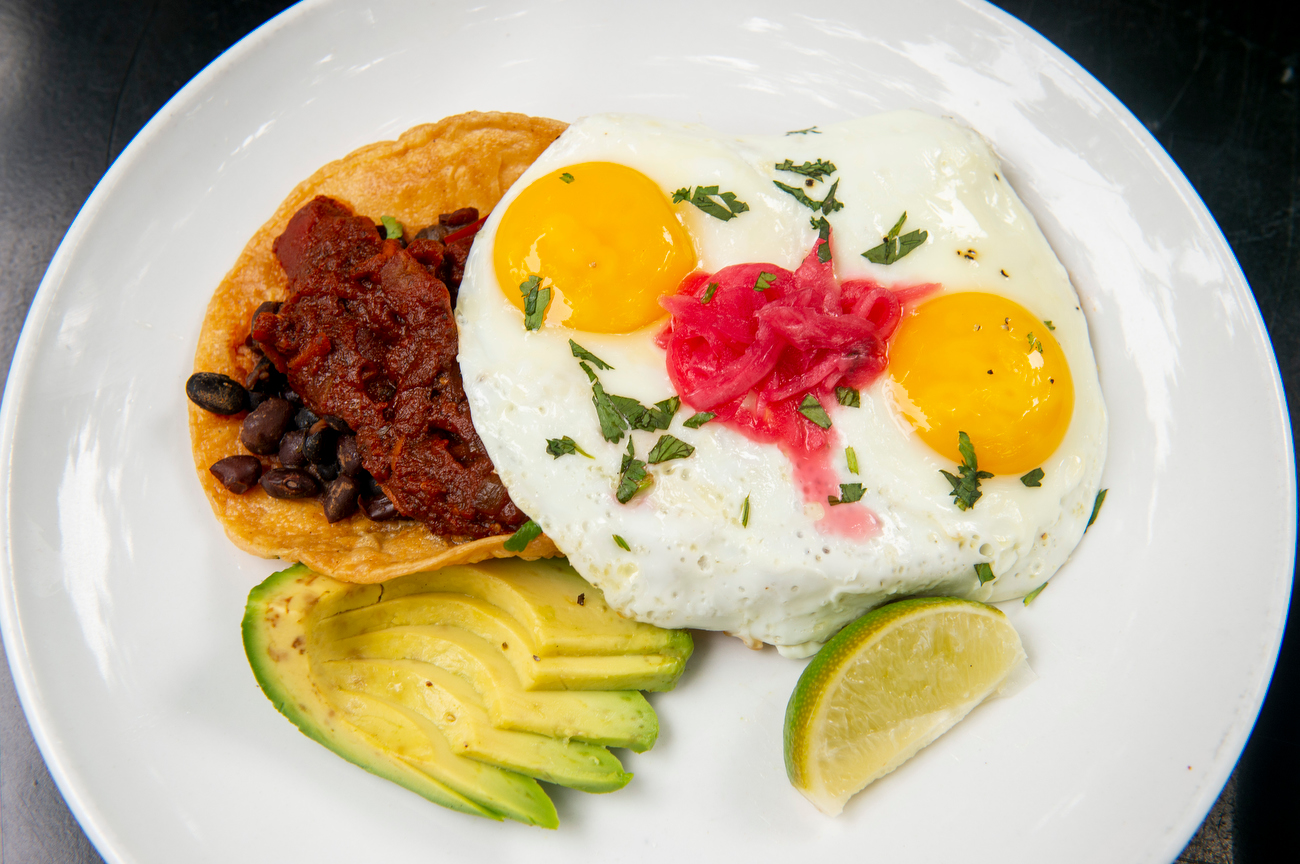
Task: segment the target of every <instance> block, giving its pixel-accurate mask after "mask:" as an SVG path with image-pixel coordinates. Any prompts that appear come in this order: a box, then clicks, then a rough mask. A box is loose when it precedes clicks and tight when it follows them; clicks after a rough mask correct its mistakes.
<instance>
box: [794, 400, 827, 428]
mask: <svg viewBox="0 0 1300 864" xmlns="http://www.w3.org/2000/svg"><path fill="white" fill-rule="evenodd" d="M799 413H800V414H802V415H803V416H805V417H807V418H808V419H809V420H811V421H812V422H814V423H816V424H817V425H818V426H820V427H822V428H823V429H829V428H831V418H830V415H829V414H827V413H826V409H825V408H823V407H822V403H821V402H819V401H817V397H816V396H814V395H813V394H811V393H809V394H808V395H807V396H804V397H803V401H802V402H800V403H799Z"/></svg>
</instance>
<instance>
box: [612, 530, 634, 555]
mask: <svg viewBox="0 0 1300 864" xmlns="http://www.w3.org/2000/svg"><path fill="white" fill-rule="evenodd" d="M614 542H615V543H617V544H618V548H620V549H622V550H623V551H624V552H631V551H632V547H631V546H629V545H627V541H626V540H624V539H623V538H622V537H620V536H618V535H617V534H615V535H614Z"/></svg>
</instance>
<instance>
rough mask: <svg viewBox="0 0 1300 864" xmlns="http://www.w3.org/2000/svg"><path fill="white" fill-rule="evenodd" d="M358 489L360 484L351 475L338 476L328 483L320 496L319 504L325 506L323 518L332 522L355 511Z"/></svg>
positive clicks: (359, 489) (344, 517)
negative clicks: (323, 493)
mask: <svg viewBox="0 0 1300 864" xmlns="http://www.w3.org/2000/svg"><path fill="white" fill-rule="evenodd" d="M360 491H361V484H359V483H357V481H356V480H353V479H352V478H351V477H347V476H343V477H339V478H338V479H336V480H334V482H332V483H330V485H329V486H327V487H326V489H325V495H324V496H323V497H322V498H321V505H322V506H323V507H324V508H325V518H326V519H328V520H329V521H330V522H331V523H333V522H337V521H339V520H340V519H346V518H347V517H349V516H351V515H352V514H353V513H355V512H357V493H358V492H360Z"/></svg>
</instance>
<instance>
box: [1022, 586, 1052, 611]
mask: <svg viewBox="0 0 1300 864" xmlns="http://www.w3.org/2000/svg"><path fill="white" fill-rule="evenodd" d="M1046 587H1047V583H1046V582H1044V583H1043V584H1042V585H1039V586H1038V587H1037V588H1035V589H1034V590H1033V591H1030V592H1029V593H1028V594H1026V595H1025V605H1026V606H1028V605H1029V604H1030V603H1033V602H1034V598H1035V597H1037V596H1038V595H1039V594H1042V593H1043V589H1044V588H1046Z"/></svg>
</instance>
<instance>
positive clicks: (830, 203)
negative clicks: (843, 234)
mask: <svg viewBox="0 0 1300 864" xmlns="http://www.w3.org/2000/svg"><path fill="white" fill-rule="evenodd" d="M838 188H840V181H839V180H836V181H835V182H834V183H832V184H831V188H830V189H829V190H828V191H827V192H826V197H825V198H823V199H822V204H821V210H822V213H823V214H825V215H827V216H829V215H831V214H832V213H834V212H835V211H836V210H843V209H844V202H843V201H836V200H835V190H836V189H838ZM908 251H909V252H910V251H911V250H910V249H909V250H908ZM903 254H904V255H905V254H907V253H906V252H905V253H903ZM900 257H901V256H900Z"/></svg>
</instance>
